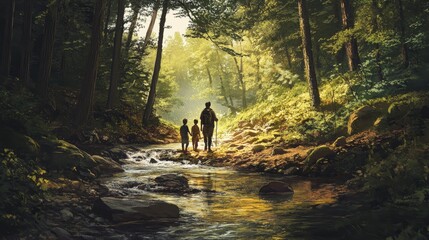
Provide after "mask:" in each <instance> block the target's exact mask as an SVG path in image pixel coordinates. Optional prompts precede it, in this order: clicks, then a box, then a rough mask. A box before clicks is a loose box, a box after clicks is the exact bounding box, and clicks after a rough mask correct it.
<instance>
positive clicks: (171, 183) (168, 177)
mask: <svg viewBox="0 0 429 240" xmlns="http://www.w3.org/2000/svg"><path fill="white" fill-rule="evenodd" d="M155 182H156V183H157V184H158V185H159V186H161V187H166V188H179V189H180V188H189V184H188V179H187V178H186V177H184V176H181V175H178V174H164V175H161V176H159V177H156V178H155Z"/></svg>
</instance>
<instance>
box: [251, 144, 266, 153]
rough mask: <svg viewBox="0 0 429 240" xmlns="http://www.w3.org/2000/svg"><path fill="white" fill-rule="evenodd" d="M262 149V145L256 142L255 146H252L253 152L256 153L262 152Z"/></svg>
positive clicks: (263, 147)
mask: <svg viewBox="0 0 429 240" xmlns="http://www.w3.org/2000/svg"><path fill="white" fill-rule="evenodd" d="M264 149H265V146H264V145H260V144H258V145H255V146H253V147H252V152H253V153H258V152H262V151H263V150H264Z"/></svg>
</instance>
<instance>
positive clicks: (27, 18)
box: [19, 0, 33, 87]
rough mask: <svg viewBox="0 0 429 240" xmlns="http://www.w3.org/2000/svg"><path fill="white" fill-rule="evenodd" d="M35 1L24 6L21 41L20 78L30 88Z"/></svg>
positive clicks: (29, 0)
mask: <svg viewBox="0 0 429 240" xmlns="http://www.w3.org/2000/svg"><path fill="white" fill-rule="evenodd" d="M32 11H33V0H27V3H26V4H25V6H24V26H23V30H22V39H21V65H20V68H19V78H20V80H21V81H22V82H24V84H25V85H26V86H27V87H28V86H29V85H30V60H31V49H32V48H31V45H32V41H31V27H32V24H33V15H32Z"/></svg>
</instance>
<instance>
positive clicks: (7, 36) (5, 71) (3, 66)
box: [0, 0, 15, 82]
mask: <svg viewBox="0 0 429 240" xmlns="http://www.w3.org/2000/svg"><path fill="white" fill-rule="evenodd" d="M7 1H8V2H7V16H6V18H5V23H4V31H3V40H2V49H1V53H2V55H1V62H0V82H2V81H3V80H4V79H6V78H7V77H8V76H9V71H10V61H11V52H12V38H13V19H14V16H15V0H7Z"/></svg>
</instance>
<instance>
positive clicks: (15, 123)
mask: <svg viewBox="0 0 429 240" xmlns="http://www.w3.org/2000/svg"><path fill="white" fill-rule="evenodd" d="M0 111H1V115H0V123H2V124H5V125H9V126H12V127H14V128H17V130H18V131H24V132H26V133H27V134H28V135H30V136H38V135H41V134H46V133H47V132H48V131H49V127H48V125H47V123H46V120H45V119H44V118H43V117H42V114H41V113H40V107H39V105H38V102H37V101H35V97H34V96H33V94H31V93H30V92H28V91H27V90H23V89H15V90H7V89H5V88H0Z"/></svg>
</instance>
